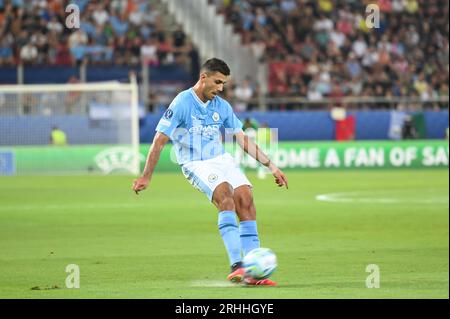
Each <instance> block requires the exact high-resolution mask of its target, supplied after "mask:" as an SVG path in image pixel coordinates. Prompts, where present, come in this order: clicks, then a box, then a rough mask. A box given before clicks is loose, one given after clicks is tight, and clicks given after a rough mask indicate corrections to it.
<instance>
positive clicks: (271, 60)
mask: <svg viewBox="0 0 450 319" xmlns="http://www.w3.org/2000/svg"><path fill="white" fill-rule="evenodd" d="M209 1H210V3H213V4H215V5H216V6H217V11H218V12H219V13H221V14H223V15H224V16H225V17H226V20H227V21H228V22H229V23H231V24H232V25H233V26H234V30H235V31H236V32H238V33H239V34H241V36H242V41H243V45H248V46H249V47H251V49H252V50H253V52H254V54H255V56H256V58H257V59H259V60H260V61H263V62H264V63H267V67H268V97H289V96H301V97H304V98H306V99H307V100H309V101H317V100H321V99H323V98H335V99H339V98H341V97H345V96H351V97H373V96H377V97H383V98H388V99H389V98H395V97H405V96H408V97H416V98H417V99H418V100H420V101H425V102H426V101H432V100H433V99H437V98H439V97H445V96H448V94H449V87H448V86H449V85H448V83H449V63H448V59H449V40H448V35H449V24H448V7H449V5H448V1H447V0H427V1H425V0H379V1H376V3H377V4H378V5H379V8H380V11H381V12H380V22H379V27H378V28H375V29H369V28H368V27H367V24H366V23H365V22H366V21H365V16H364V13H365V8H366V6H367V5H368V4H370V3H372V2H374V1H366V0H362V1H356V0H318V1H308V0H209ZM157 2H158V1H146V0H106V1H97V0H92V1H89V0H76V1H63V0H48V1H40V0H0V66H2V65H7V66H15V65H17V64H19V63H21V64H24V65H57V66H76V65H79V64H80V63H83V62H84V63H87V64H88V65H131V66H132V65H139V64H141V63H145V64H147V65H150V66H160V65H165V64H174V63H175V64H178V65H180V66H182V67H185V68H186V69H188V70H190V72H191V74H192V77H193V81H194V80H195V76H196V74H197V72H198V66H199V63H200V61H199V55H198V52H197V50H196V48H195V47H194V45H193V44H192V42H191V41H190V39H189V38H188V37H187V36H186V34H185V33H184V32H183V30H182V28H181V27H179V26H177V25H173V26H171V27H170V28H167V25H166V24H164V23H163V22H162V21H163V19H164V16H163V13H161V12H160V11H159V10H158V7H157V6H155V3H157ZM69 3H74V4H76V5H77V6H78V7H79V8H80V16H81V25H80V26H81V28H80V29H78V30H77V31H75V32H74V31H73V30H71V29H68V28H66V27H65V23H66V21H65V20H66V17H67V13H66V12H65V7H66V6H67V4H69ZM259 90H260V88H259V86H258V85H257V83H256V80H255V79H254V78H252V76H251V75H248V78H247V79H246V80H245V81H243V82H242V83H233V82H231V83H230V85H229V87H228V90H227V92H226V95H227V97H228V98H230V99H234V100H235V101H236V103H235V108H236V111H246V110H252V109H254V108H256V107H257V103H256V102H255V98H256V97H257V96H258V94H259V93H258V92H259ZM252 101H253V102H252ZM415 105H416V104H414V103H408V104H407V107H408V108H410V109H414V107H415ZM445 105H448V104H445ZM283 107H285V106H283V105H280V104H277V105H276V108H281V109H283ZM378 107H380V108H390V107H391V105H389V104H386V105H385V104H379V105H378ZM396 107H398V105H397V106H396ZM425 107H429V108H441V107H443V106H442V104H439V103H429V104H425Z"/></svg>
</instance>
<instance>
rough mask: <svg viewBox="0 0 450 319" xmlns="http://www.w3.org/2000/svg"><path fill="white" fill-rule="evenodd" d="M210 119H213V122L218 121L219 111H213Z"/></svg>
mask: <svg viewBox="0 0 450 319" xmlns="http://www.w3.org/2000/svg"><path fill="white" fill-rule="evenodd" d="M212 119H213V120H214V121H215V122H218V121H219V120H220V115H219V113H217V112H214V114H213V116H212Z"/></svg>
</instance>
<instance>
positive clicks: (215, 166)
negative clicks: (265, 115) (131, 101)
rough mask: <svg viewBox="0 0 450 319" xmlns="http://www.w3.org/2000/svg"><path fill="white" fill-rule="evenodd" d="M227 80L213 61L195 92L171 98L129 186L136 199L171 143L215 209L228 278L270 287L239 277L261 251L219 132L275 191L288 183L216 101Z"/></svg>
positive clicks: (224, 69) (248, 200) (249, 201)
mask: <svg viewBox="0 0 450 319" xmlns="http://www.w3.org/2000/svg"><path fill="white" fill-rule="evenodd" d="M229 75H230V69H229V67H228V66H227V64H226V63H225V62H224V61H222V60H219V59H216V58H212V59H210V60H208V61H206V62H205V63H204V64H203V66H202V67H201V69H200V77H199V80H198V82H197V83H196V84H195V85H194V87H192V88H190V89H187V90H185V91H183V92H181V93H179V94H178V95H177V96H176V97H175V99H174V100H173V101H172V103H171V104H170V106H169V108H168V109H167V110H166V112H165V113H164V115H163V117H162V118H161V120H160V121H159V123H158V126H157V127H156V135H155V138H154V140H153V143H152V145H151V147H150V150H149V152H148V156H147V161H146V164H145V167H144V171H143V173H142V176H140V177H139V178H137V179H136V180H135V181H134V183H133V190H134V191H135V192H136V194H139V192H140V191H142V190H144V189H146V188H147V186H148V184H149V182H150V180H151V177H152V174H153V170H154V168H155V166H156V164H157V162H158V160H159V157H160V153H161V151H162V149H163V148H164V145H165V144H166V143H167V142H168V141H169V140H172V142H173V144H174V146H173V147H174V148H175V150H176V152H177V153H176V155H177V161H178V164H179V165H180V166H181V170H182V172H183V174H184V176H185V177H186V178H187V180H188V181H189V182H190V183H191V184H192V186H194V187H195V188H197V189H198V190H200V191H202V192H203V193H204V194H205V195H206V196H207V197H208V199H209V200H210V201H211V202H212V203H213V204H214V205H215V206H216V207H217V209H218V210H219V220H218V227H219V231H220V235H221V236H222V239H223V242H224V244H225V248H226V250H227V253H228V257H229V261H230V265H231V273H230V274H229V275H228V277H227V279H228V280H230V281H231V282H235V283H239V282H244V283H245V284H248V285H275V284H276V283H275V282H274V281H272V280H270V279H262V280H255V279H253V278H249V277H246V276H244V274H245V271H244V268H243V265H242V256H241V253H243V254H244V255H245V254H247V253H248V252H250V251H251V250H253V249H255V248H259V246H260V242H259V237H258V230H257V224H256V209H255V206H254V204H253V194H252V184H251V183H250V182H249V180H248V179H247V177H246V176H245V175H244V174H243V173H242V171H241V170H240V168H239V166H238V165H237V164H236V163H235V162H234V159H233V157H232V156H231V155H230V154H229V153H227V152H225V150H224V148H223V145H222V139H221V132H220V128H221V127H224V128H225V129H226V130H228V131H229V132H231V133H232V134H234V136H235V137H236V141H237V142H238V144H239V146H240V147H242V148H243V149H244V151H245V152H247V153H248V154H249V155H250V156H252V157H253V158H255V159H256V160H257V161H259V162H260V163H261V164H263V165H264V166H266V167H267V168H268V169H269V170H270V172H271V173H272V174H273V176H274V178H275V182H276V183H277V184H278V186H279V187H283V186H285V187H286V188H288V180H287V178H286V176H285V175H284V174H283V172H282V171H281V170H280V169H278V167H276V166H275V164H274V163H273V162H271V161H270V159H269V158H268V157H267V155H265V154H264V153H263V152H262V151H261V150H260V148H259V147H258V146H257V145H256V143H254V142H253V141H252V140H251V139H249V138H248V137H247V136H246V135H245V133H244V132H243V131H242V123H241V121H239V119H238V118H237V117H236V115H235V114H234V112H233V110H232V108H231V105H230V104H229V103H228V102H227V101H226V100H224V99H222V98H221V97H220V96H219V93H220V92H221V91H222V90H223V88H224V85H225V83H226V82H227V80H228V77H229ZM236 214H237V215H236ZM236 217H238V218H239V221H240V223H239V224H238V222H237V218H236Z"/></svg>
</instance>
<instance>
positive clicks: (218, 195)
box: [212, 183, 236, 212]
mask: <svg viewBox="0 0 450 319" xmlns="http://www.w3.org/2000/svg"><path fill="white" fill-rule="evenodd" d="M212 202H213V204H214V205H216V207H217V209H218V210H219V212H223V211H226V210H231V211H236V207H235V204H234V199H233V187H231V185H230V184H228V183H221V184H220V185H218V186H217V187H216V188H215V189H214V192H213V196H212Z"/></svg>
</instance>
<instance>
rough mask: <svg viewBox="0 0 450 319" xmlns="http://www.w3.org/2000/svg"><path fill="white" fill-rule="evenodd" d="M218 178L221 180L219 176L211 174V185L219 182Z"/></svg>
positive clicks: (209, 178)
mask: <svg viewBox="0 0 450 319" xmlns="http://www.w3.org/2000/svg"><path fill="white" fill-rule="evenodd" d="M218 178H219V176H217V174H211V175H209V176H208V181H209V182H210V183H214V182H215V181H217V179H218Z"/></svg>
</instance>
